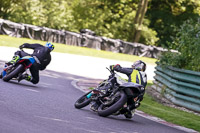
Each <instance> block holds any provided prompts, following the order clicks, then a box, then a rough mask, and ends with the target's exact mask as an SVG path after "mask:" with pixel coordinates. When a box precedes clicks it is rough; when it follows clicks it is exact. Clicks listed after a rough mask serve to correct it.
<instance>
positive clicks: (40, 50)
mask: <svg viewBox="0 0 200 133" xmlns="http://www.w3.org/2000/svg"><path fill="white" fill-rule="evenodd" d="M19 48H20V49H23V48H30V49H33V50H34V51H33V54H28V53H26V52H24V51H17V52H15V55H14V56H13V60H11V61H10V62H8V63H6V64H8V65H11V64H13V63H16V62H17V61H18V60H19V58H21V57H24V56H32V57H34V58H35V60H36V62H35V63H34V64H33V65H32V66H31V67H30V72H31V76H30V75H28V74H24V75H21V76H20V77H19V78H18V82H20V81H21V80H23V79H25V80H27V81H30V82H32V83H33V84H37V83H38V82H39V70H44V69H45V68H46V67H47V65H48V64H49V63H50V62H51V54H50V52H51V51H52V50H53V49H54V45H53V44H51V43H46V45H45V46H43V45H41V44H37V43H36V44H29V43H24V44H23V45H21V46H20V47H19Z"/></svg>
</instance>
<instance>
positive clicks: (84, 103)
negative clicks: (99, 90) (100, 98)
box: [74, 91, 92, 109]
mask: <svg viewBox="0 0 200 133" xmlns="http://www.w3.org/2000/svg"><path fill="white" fill-rule="evenodd" d="M91 92H92V91H90V92H88V93H86V94H85V95H83V96H81V97H80V98H79V99H78V100H77V101H76V102H75V104H74V106H75V108H77V109H81V108H83V107H85V106H87V105H88V104H89V103H90V98H87V95H88V94H89V93H91Z"/></svg>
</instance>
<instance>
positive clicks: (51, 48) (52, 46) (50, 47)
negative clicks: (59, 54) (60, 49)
mask: <svg viewBox="0 0 200 133" xmlns="http://www.w3.org/2000/svg"><path fill="white" fill-rule="evenodd" d="M45 46H46V47H48V48H49V49H50V50H51V51H52V50H53V49H54V45H53V44H52V43H50V42H47V43H46V44H45Z"/></svg>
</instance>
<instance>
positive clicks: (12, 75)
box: [3, 64, 24, 82]
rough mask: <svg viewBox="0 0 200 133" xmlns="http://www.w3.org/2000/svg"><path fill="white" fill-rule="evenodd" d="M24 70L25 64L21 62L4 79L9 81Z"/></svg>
mask: <svg viewBox="0 0 200 133" xmlns="http://www.w3.org/2000/svg"><path fill="white" fill-rule="evenodd" d="M23 71H24V66H23V65H22V64H19V65H18V66H16V68H15V69H14V70H13V71H12V72H10V73H8V74H6V75H5V76H4V77H3V81H6V82H8V81H9V80H11V79H12V78H13V77H16V76H17V75H18V74H19V73H21V72H23Z"/></svg>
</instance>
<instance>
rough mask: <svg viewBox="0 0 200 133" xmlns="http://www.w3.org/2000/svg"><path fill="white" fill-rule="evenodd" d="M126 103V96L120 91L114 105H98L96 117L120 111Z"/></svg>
mask: <svg viewBox="0 0 200 133" xmlns="http://www.w3.org/2000/svg"><path fill="white" fill-rule="evenodd" d="M126 102H127V96H126V94H125V93H124V91H120V94H119V95H118V96H117V97H116V101H115V102H114V104H112V105H111V106H105V105H103V104H101V105H100V107H99V108H98V115H99V116H103V117H106V116H109V115H111V114H113V113H115V112H117V111H118V110H119V109H121V108H122V107H123V106H124V104H125V103H126Z"/></svg>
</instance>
